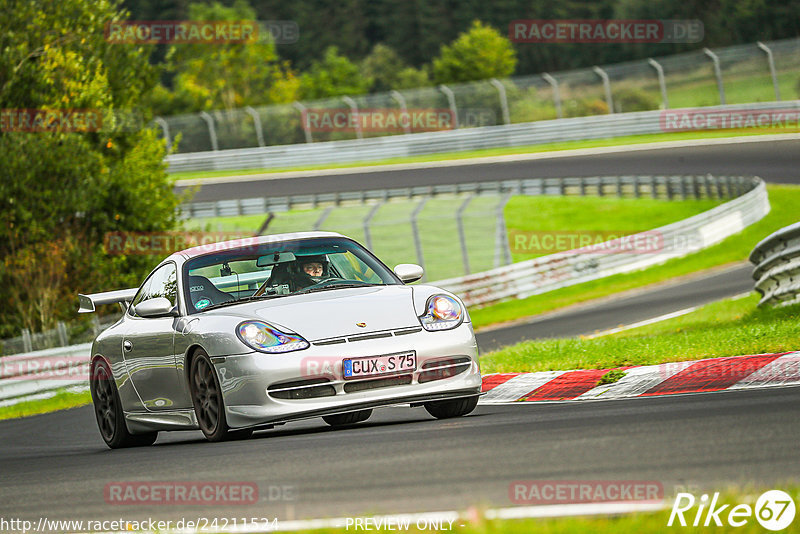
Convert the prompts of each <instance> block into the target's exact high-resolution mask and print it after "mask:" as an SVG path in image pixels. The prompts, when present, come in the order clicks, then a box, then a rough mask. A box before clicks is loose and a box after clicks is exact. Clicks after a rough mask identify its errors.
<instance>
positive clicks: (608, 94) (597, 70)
mask: <svg viewBox="0 0 800 534" xmlns="http://www.w3.org/2000/svg"><path fill="white" fill-rule="evenodd" d="M592 70H593V71H594V73H595V74H597V75H598V76H600V79H601V80H603V89H605V92H606V105H607V106H608V113H609V114H611V113H614V99H613V98H612V97H611V81H610V80H609V79H608V74H606V71H604V70H603V69H601V68H600V67H598V66H597V65H595V66H594V67H592Z"/></svg>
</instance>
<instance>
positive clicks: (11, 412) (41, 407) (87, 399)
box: [0, 391, 92, 419]
mask: <svg viewBox="0 0 800 534" xmlns="http://www.w3.org/2000/svg"><path fill="white" fill-rule="evenodd" d="M91 403H92V396H91V394H90V393H89V392H88V391H86V392H82V393H74V392H70V391H59V392H58V393H56V394H55V396H53V397H50V398H49V399H38V400H31V401H23V402H20V403H17V404H13V405H11V406H3V407H0V419H13V418H15V417H27V416H29V415H37V414H41V413H49V412H55V411H58V410H66V409H68V408H77V407H79V406H85V405H87V404H91Z"/></svg>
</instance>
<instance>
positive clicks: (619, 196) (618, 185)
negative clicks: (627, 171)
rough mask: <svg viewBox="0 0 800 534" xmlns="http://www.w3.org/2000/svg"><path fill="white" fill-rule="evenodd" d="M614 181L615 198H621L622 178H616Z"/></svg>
mask: <svg viewBox="0 0 800 534" xmlns="http://www.w3.org/2000/svg"><path fill="white" fill-rule="evenodd" d="M616 180H617V197H618V198H622V177H621V176H617V177H616Z"/></svg>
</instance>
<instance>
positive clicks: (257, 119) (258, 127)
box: [244, 106, 264, 146]
mask: <svg viewBox="0 0 800 534" xmlns="http://www.w3.org/2000/svg"><path fill="white" fill-rule="evenodd" d="M244 110H245V112H246V113H247V114H248V115H250V116H251V117H253V126H255V128H256V141H258V146H264V132H263V131H262V130H261V118H260V117H259V116H258V112H257V111H256V110H254V109H253V108H252V106H247V107H246V108H244Z"/></svg>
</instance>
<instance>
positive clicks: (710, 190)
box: [703, 174, 714, 198]
mask: <svg viewBox="0 0 800 534" xmlns="http://www.w3.org/2000/svg"><path fill="white" fill-rule="evenodd" d="M703 181H704V182H705V184H706V198H714V180H713V178H712V177H711V174H706V175H705V177H704V178H703Z"/></svg>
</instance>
